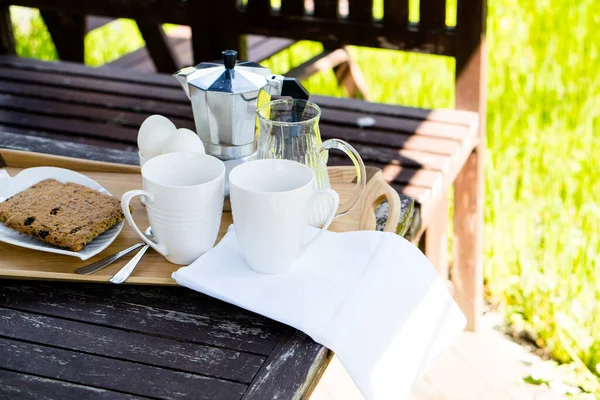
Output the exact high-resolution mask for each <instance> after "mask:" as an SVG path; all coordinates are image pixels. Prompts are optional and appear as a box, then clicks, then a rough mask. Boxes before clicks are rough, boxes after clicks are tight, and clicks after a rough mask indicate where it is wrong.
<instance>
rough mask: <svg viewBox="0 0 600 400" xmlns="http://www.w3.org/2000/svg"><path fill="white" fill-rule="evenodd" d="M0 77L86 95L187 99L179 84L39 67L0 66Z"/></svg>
mask: <svg viewBox="0 0 600 400" xmlns="http://www.w3.org/2000/svg"><path fill="white" fill-rule="evenodd" d="M0 79H5V80H10V81H13V82H15V81H18V82H24V83H36V84H38V85H40V86H39V88H40V90H43V86H46V85H47V86H51V87H64V88H68V89H78V90H83V91H85V92H86V93H88V95H92V94H93V93H110V94H119V95H123V96H129V97H136V98H146V99H151V100H155V101H175V102H185V101H189V100H188V99H187V97H186V95H185V93H184V91H183V89H181V88H177V87H175V86H174V87H173V88H165V87H157V86H154V85H148V84H140V83H132V82H121V81H107V80H103V79H92V78H89V77H79V76H70V75H68V74H62V75H59V74H48V73H43V72H38V71H31V70H29V71H24V70H21V69H14V68H5V67H0Z"/></svg>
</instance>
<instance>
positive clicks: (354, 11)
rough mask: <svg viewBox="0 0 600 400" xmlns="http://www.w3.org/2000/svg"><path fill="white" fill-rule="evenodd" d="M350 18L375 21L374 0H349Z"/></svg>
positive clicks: (360, 20) (351, 19) (359, 20)
mask: <svg viewBox="0 0 600 400" xmlns="http://www.w3.org/2000/svg"><path fill="white" fill-rule="evenodd" d="M348 20H349V21H356V22H371V21H373V0H348Z"/></svg>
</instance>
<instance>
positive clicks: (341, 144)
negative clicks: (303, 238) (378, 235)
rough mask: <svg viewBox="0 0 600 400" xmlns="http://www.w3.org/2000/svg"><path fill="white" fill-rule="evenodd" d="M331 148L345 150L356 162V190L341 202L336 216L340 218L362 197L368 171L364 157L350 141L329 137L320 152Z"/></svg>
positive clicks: (353, 161) (354, 162)
mask: <svg viewBox="0 0 600 400" xmlns="http://www.w3.org/2000/svg"><path fill="white" fill-rule="evenodd" d="M330 149H336V150H341V151H343V152H344V153H345V154H346V155H347V156H348V157H350V160H352V163H353V164H354V168H356V187H355V188H354V192H352V196H350V198H349V199H348V200H347V201H345V202H344V204H340V208H339V210H338V211H337V213H336V214H335V217H334V218H338V217H341V216H342V215H344V214H346V213H348V212H349V211H350V210H352V209H353V208H354V206H355V205H356V204H357V203H358V202H359V200H360V199H361V197H362V195H363V193H364V192H365V187H366V184H367V171H366V169H365V164H364V163H363V160H362V158H361V157H360V155H359V154H358V152H357V151H356V150H355V149H354V147H352V146H351V145H350V144H349V143H347V142H345V141H343V140H340V139H329V140H326V141H324V142H323V144H321V149H320V150H319V152H322V151H329V150H330Z"/></svg>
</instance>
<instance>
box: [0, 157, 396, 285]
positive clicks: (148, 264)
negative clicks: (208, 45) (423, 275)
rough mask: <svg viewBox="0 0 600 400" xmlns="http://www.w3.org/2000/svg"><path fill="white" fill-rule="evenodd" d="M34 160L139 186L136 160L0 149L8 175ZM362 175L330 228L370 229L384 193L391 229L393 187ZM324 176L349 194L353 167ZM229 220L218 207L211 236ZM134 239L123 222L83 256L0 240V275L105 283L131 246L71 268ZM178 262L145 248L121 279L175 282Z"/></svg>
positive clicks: (108, 184) (370, 172)
mask: <svg viewBox="0 0 600 400" xmlns="http://www.w3.org/2000/svg"><path fill="white" fill-rule="evenodd" d="M36 166H54V167H61V168H67V169H71V170H74V171H78V172H82V173H83V174H85V175H87V176H89V177H90V178H92V179H94V180H95V181H97V182H98V183H100V184H101V185H102V186H104V187H105V188H106V189H108V190H109V191H110V192H111V193H112V194H113V195H114V196H115V197H121V195H122V194H123V193H125V192H126V191H128V190H131V189H141V187H142V179H141V178H142V177H141V175H140V168H139V167H137V166H131V165H122V164H111V163H104V162H99V161H89V160H82V159H77V158H68V157H61V156H53V155H47V154H40V153H30V152H23V151H16V150H7V149H0V168H6V169H7V170H8V173H9V175H11V176H14V175H15V174H17V173H18V172H19V171H20V170H22V169H24V168H29V167H36ZM367 177H368V183H367V188H366V190H365V194H364V195H363V197H362V199H361V202H360V203H359V204H358V205H357V206H356V207H355V208H354V209H353V210H352V211H351V212H350V213H348V214H346V215H345V216H343V217H341V218H338V219H337V220H335V221H334V222H333V224H331V227H330V228H329V229H330V230H331V231H335V232H346V231H355V230H374V229H375V222H376V221H375V213H374V210H375V207H376V206H377V205H378V204H379V203H380V202H381V201H382V200H384V199H387V200H388V203H389V212H388V221H396V223H389V222H388V224H387V225H386V226H385V229H384V230H386V231H389V232H395V230H396V225H397V221H398V220H399V217H400V212H401V204H400V198H399V196H398V193H397V192H396V191H395V190H394V189H393V188H392V187H391V186H389V185H388V184H387V183H386V182H385V181H384V180H383V176H382V174H381V171H380V170H379V169H377V168H367ZM329 178H330V180H331V184H332V187H333V189H335V190H336V191H337V192H338V193H339V195H340V200H341V201H342V202H343V201H345V199H347V198H348V197H349V196H350V195H351V194H352V191H353V189H354V186H355V184H354V183H353V181H355V179H356V173H355V172H354V168H353V167H331V168H329ZM131 204H132V207H133V215H134V218H135V220H136V221H138V222H139V225H140V227H145V226H148V219H147V217H146V209H145V208H144V206H143V205H142V204H141V203H140V202H139V197H138V198H136V199H134V201H133V202H132V203H131ZM231 223H232V217H231V213H230V212H224V213H223V220H222V222H221V228H220V230H219V237H218V239H217V240H221V238H222V237H223V235H224V234H225V232H226V231H227V227H228V226H229V225H230V224H231ZM138 242H140V239H139V238H138V237H137V236H136V234H135V233H134V232H133V230H132V229H131V228H130V227H129V225H128V224H127V223H125V226H124V227H123V231H122V232H121V234H120V235H119V237H118V238H117V239H116V240H115V241H114V242H113V243H112V244H111V245H110V246H109V247H108V248H107V249H106V250H104V251H103V252H102V253H100V254H98V255H97V256H95V257H92V258H90V259H88V260H86V261H81V260H79V259H76V258H75V257H67V256H64V255H58V254H51V253H44V252H40V251H35V250H29V249H23V248H20V247H16V246H11V245H8V244H5V243H0V278H15V279H35V280H61V281H87V282H104V283H108V279H109V278H110V277H112V276H113V275H114V274H115V273H116V272H117V271H118V270H119V269H121V267H123V266H124V265H125V263H127V261H129V259H131V257H133V254H135V252H134V253H132V254H131V255H128V256H126V257H124V258H122V259H121V260H119V261H117V262H115V263H114V264H112V265H110V266H109V267H107V268H105V269H103V270H101V271H98V272H96V273H94V274H91V275H78V274H75V273H73V271H74V270H75V269H77V268H79V267H82V266H84V265H87V264H89V263H92V262H94V261H97V260H100V259H102V258H105V257H107V256H109V255H111V254H114V253H116V252H118V251H120V250H122V249H124V248H126V247H129V246H131V245H133V244H135V243H138ZM178 268H179V266H178V265H174V264H171V263H169V262H167V261H166V260H165V259H164V258H163V257H162V256H160V255H159V254H158V253H156V252H154V251H148V253H146V255H145V256H144V258H143V259H142V261H141V262H140V264H139V265H138V266H137V268H136V269H135V271H134V272H133V274H132V275H131V277H130V278H129V279H128V280H127V283H131V284H150V285H176V283H175V281H174V280H172V279H171V273H172V272H173V271H175V270H176V269H178Z"/></svg>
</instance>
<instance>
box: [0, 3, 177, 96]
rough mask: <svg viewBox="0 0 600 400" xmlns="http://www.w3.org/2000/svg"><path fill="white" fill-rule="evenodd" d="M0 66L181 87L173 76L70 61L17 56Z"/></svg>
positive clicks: (4, 59) (1, 61) (5, 59)
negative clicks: (88, 65) (94, 66)
mask: <svg viewBox="0 0 600 400" xmlns="http://www.w3.org/2000/svg"><path fill="white" fill-rule="evenodd" d="M0 1H1V0H0ZM0 65H1V66H3V67H8V68H15V69H20V70H27V71H37V72H51V73H57V74H66V75H69V76H78V77H86V78H96V79H102V80H107V81H126V82H133V83H140V84H143V85H151V86H158V87H167V88H178V87H179V84H178V83H177V81H176V80H175V79H174V78H173V77H172V76H171V75H165V74H141V75H140V74H139V73H138V72H132V71H127V70H123V69H108V70H107V69H104V68H90V67H87V66H85V65H82V64H79V63H72V62H68V61H40V60H35V59H31V58H23V57H16V56H2V57H0Z"/></svg>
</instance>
